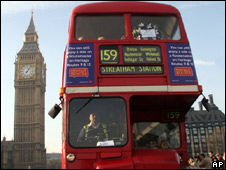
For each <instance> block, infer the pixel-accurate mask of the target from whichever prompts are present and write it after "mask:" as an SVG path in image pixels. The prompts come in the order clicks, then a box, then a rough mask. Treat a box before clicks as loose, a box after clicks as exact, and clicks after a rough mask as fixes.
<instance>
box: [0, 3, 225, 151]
mask: <svg viewBox="0 0 226 170" xmlns="http://www.w3.org/2000/svg"><path fill="white" fill-rule="evenodd" d="M92 2H94V1H92ZM95 2H97V1H95ZM149 2H159V3H164V4H169V5H173V6H174V7H176V8H177V9H179V11H180V13H181V16H182V19H183V22H184V26H185V29H186V33H187V36H188V39H189V42H190V46H191V50H192V55H193V59H194V62H195V68H196V74H197V77H198V82H199V84H200V85H202V86H203V94H204V95H205V96H206V97H207V98H208V95H209V94H213V99H214V103H215V104H216V105H217V106H218V108H219V109H220V110H221V111H222V112H223V113H225V1H149ZM86 3H91V1H8V2H7V1H1V140H2V139H3V137H4V136H5V137H6V139H7V140H12V139H13V138H14V103H15V88H14V72H15V65H14V62H15V57H16V55H17V52H19V50H20V49H21V48H22V46H23V39H24V32H25V31H26V30H27V28H28V25H29V23H30V19H31V10H32V9H33V11H34V15H33V18H34V24H35V28H36V31H37V33H38V36H39V48H40V51H41V53H42V55H43V56H44V59H45V62H46V66H47V73H46V74H47V76H46V77H47V80H46V94H45V145H46V150H47V153H52V152H61V130H62V115H61V113H60V114H59V115H58V116H57V117H56V118H55V119H52V118H51V117H49V115H48V111H49V110H50V109H51V107H52V106H53V105H54V104H55V103H58V104H59V103H60V102H59V89H60V87H61V82H62V77H61V76H62V66H63V54H64V50H65V47H66V43H67V38H68V24H69V17H70V13H71V11H72V9H73V8H74V7H75V6H77V5H80V4H86ZM201 99H202V97H201V96H200V97H199V98H198V99H197V100H196V102H195V103H194V104H193V107H195V109H196V110H198V103H197V102H198V101H201Z"/></svg>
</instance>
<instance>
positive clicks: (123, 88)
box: [66, 85, 198, 94]
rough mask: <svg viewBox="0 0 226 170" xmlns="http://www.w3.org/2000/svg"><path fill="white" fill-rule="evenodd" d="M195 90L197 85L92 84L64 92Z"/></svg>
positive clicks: (67, 88)
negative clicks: (92, 85) (91, 85)
mask: <svg viewBox="0 0 226 170" xmlns="http://www.w3.org/2000/svg"><path fill="white" fill-rule="evenodd" d="M144 91H145V92H197V91H198V86H197V85H184V86H170V85H169V86H99V89H98V86H94V87H66V93H67V94H70V93H95V92H144Z"/></svg>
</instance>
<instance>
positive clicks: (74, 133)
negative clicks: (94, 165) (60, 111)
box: [68, 98, 127, 148]
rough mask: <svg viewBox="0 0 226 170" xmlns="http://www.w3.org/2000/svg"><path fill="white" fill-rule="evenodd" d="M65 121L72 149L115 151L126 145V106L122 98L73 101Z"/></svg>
mask: <svg viewBox="0 0 226 170" xmlns="http://www.w3.org/2000/svg"><path fill="white" fill-rule="evenodd" d="M68 120H69V143H70V145H71V146H72V147H75V148H80V147H81V148H82V147H105V146H106V147H118V146H124V145H125V144H126V143H127V121H126V103H125V101H124V100H123V99H122V98H92V99H90V98H74V99H72V100H71V101H70V104H69V118H68Z"/></svg>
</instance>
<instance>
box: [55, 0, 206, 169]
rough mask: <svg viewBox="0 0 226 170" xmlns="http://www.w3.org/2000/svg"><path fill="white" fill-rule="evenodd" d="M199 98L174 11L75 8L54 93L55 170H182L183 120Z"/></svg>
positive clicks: (137, 5) (131, 5)
mask: <svg viewBox="0 0 226 170" xmlns="http://www.w3.org/2000/svg"><path fill="white" fill-rule="evenodd" d="M201 93H202V87H201V86H200V85H198V80H197V77H196V71H195V66H194V62H193V58H192V54H191V49H190V46H189V41H188V38H187V35H186V32H185V28H184V25H183V22H182V18H181V15H180V12H179V11H178V10H177V9H176V8H175V7H172V6H170V5H165V4H158V3H147V2H102V3H92V4H86V5H80V6H77V7H75V8H74V9H73V10H72V12H71V17H70V23H69V36H68V42H67V46H66V49H65V55H64V62H63V78H62V88H61V92H60V96H61V97H60V98H61V101H62V107H63V109H62V110H63V129H62V138H63V139H62V140H63V141H62V145H63V146H62V168H66V169H71V168H73V169H74V168H79V169H82V168H89V169H91V168H94V169H95V168H96V169H97V168H98V169H108V168H111V169H114V168H120V169H121V168H130V169H134V168H135V169H139V168H148V169H158V168H161V169H163V168H167V169H169V168H174V169H177V168H180V167H182V166H186V165H187V160H188V154H187V144H186V134H185V114H186V112H187V111H188V110H189V108H190V107H191V105H192V104H193V103H194V101H195V100H196V99H197V97H198V96H199V95H200V94H201ZM57 109H59V107H55V111H56V110H57ZM59 110H60V109H59ZM59 110H58V111H59ZM54 114H55V112H54ZM54 116H56V115H54ZM54 116H53V117H54Z"/></svg>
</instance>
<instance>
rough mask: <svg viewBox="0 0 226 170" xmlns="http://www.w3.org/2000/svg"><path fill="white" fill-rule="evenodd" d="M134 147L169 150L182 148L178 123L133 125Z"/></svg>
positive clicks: (137, 123) (140, 123) (142, 123)
mask: <svg viewBox="0 0 226 170" xmlns="http://www.w3.org/2000/svg"><path fill="white" fill-rule="evenodd" d="M133 131H134V132H133V135H134V137H133V138H134V147H135V148H151V149H154V148H155V149H169V148H179V147H180V131H179V124H178V123H163V122H136V123H134V125H133Z"/></svg>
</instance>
